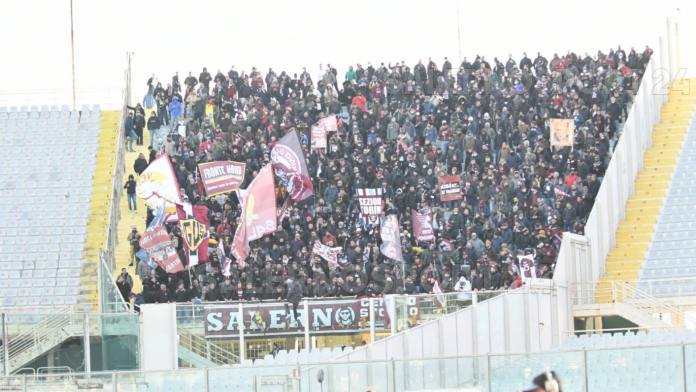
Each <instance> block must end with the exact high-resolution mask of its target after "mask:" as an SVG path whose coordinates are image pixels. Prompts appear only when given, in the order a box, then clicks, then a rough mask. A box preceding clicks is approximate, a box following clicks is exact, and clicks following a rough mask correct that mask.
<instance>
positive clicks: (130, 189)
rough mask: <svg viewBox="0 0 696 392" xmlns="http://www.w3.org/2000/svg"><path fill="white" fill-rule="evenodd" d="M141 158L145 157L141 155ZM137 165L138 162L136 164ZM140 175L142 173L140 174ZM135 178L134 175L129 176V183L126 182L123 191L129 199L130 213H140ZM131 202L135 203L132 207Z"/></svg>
mask: <svg viewBox="0 0 696 392" xmlns="http://www.w3.org/2000/svg"><path fill="white" fill-rule="evenodd" d="M140 156H143V154H140ZM136 163H137V162H136ZM138 174H140V173H138ZM135 185H136V182H135V178H134V177H133V175H132V174H131V175H129V176H128V181H126V184H125V185H124V186H123V189H125V190H126V196H127V197H128V211H134V212H135V213H137V212H138V204H137V202H136V198H135ZM131 200H132V201H133V206H132V207H131Z"/></svg>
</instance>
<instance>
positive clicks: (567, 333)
mask: <svg viewBox="0 0 696 392" xmlns="http://www.w3.org/2000/svg"><path fill="white" fill-rule="evenodd" d="M655 329H666V330H672V329H681V328H678V327H675V326H674V325H668V326H666V327H650V329H648V328H645V327H625V328H602V329H576V330H573V331H563V332H562V333H563V335H565V336H570V335H575V334H577V333H579V334H583V335H589V334H590V333H592V334H604V333H607V332H623V331H634V330H635V331H640V330H645V331H647V332H649V331H651V330H655Z"/></svg>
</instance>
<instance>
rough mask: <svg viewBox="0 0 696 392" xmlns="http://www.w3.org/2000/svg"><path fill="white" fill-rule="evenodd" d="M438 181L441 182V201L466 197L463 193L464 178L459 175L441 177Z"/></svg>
mask: <svg viewBox="0 0 696 392" xmlns="http://www.w3.org/2000/svg"><path fill="white" fill-rule="evenodd" d="M437 181H438V183H439V184H440V200H441V201H452V200H461V199H463V198H464V195H462V179H461V178H459V176H445V177H440V178H439V179H438V180H437Z"/></svg>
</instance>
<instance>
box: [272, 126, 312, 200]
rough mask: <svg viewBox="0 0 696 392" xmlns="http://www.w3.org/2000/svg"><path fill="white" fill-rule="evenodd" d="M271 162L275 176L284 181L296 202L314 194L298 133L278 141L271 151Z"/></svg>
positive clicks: (292, 133) (290, 134)
mask: <svg viewBox="0 0 696 392" xmlns="http://www.w3.org/2000/svg"><path fill="white" fill-rule="evenodd" d="M271 162H272V163H273V169H274V170H275V175H276V176H278V177H279V178H280V179H281V181H283V185H284V186H285V188H286V189H287V190H288V194H289V195H290V197H292V199H293V200H294V201H295V202H298V201H301V200H304V199H306V198H308V197H310V196H312V195H313V194H314V187H313V186H312V181H311V180H310V176H309V171H308V170H307V163H306V162H305V159H304V155H303V153H302V146H301V145H300V139H299V138H298V137H297V133H295V132H290V133H288V134H287V135H285V136H283V137H282V138H281V139H280V140H279V141H278V143H277V144H276V145H275V147H273V150H271Z"/></svg>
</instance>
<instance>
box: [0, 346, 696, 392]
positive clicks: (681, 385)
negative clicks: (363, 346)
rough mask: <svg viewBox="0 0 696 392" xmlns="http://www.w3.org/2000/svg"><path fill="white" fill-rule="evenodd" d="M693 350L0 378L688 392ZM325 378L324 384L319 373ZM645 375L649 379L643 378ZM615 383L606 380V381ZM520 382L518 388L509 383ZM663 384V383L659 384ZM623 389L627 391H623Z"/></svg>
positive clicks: (190, 386)
mask: <svg viewBox="0 0 696 392" xmlns="http://www.w3.org/2000/svg"><path fill="white" fill-rule="evenodd" d="M658 356H659V358H660V359H663V360H664V359H667V358H669V365H670V366H671V367H672V369H671V371H670V373H669V374H667V373H666V372H664V371H657V372H656V371H654V370H653V371H652V372H650V370H649V369H650V368H651V367H653V366H655V365H654V360H653V358H655V357H658ZM695 360H696V345H694V344H669V345H664V344H663V345H652V344H648V345H645V346H641V347H620V348H617V347H601V348H600V347H591V348H584V349H582V350H578V349H571V350H557V351H553V352H545V353H528V352H521V353H512V354H487V355H474V356H445V357H438V358H412V359H391V360H362V361H356V362H351V363H345V362H334V361H327V362H323V363H308V364H301V365H266V366H251V365H238V366H235V367H208V368H186V369H178V370H168V371H147V372H140V371H112V372H92V373H65V374H23V375H17V376H11V377H3V378H0V389H2V390H17V391H34V390H56V391H57V390H78V389H99V390H104V391H116V390H118V391H135V390H137V391H163V390H196V391H219V390H231V391H241V390H250V391H251V390H257V386H258V385H261V384H263V383H265V381H270V382H268V384H275V385H276V386H278V387H279V388H280V387H281V386H283V387H284V389H283V390H286V391H287V390H293V391H298V390H302V391H306V392H314V391H317V392H320V391H322V390H324V391H327V390H328V391H332V390H333V391H365V390H366V389H367V388H372V389H373V390H375V391H380V392H382V391H383V392H402V391H403V392H406V391H414V390H431V389H456V388H464V389H466V388H472V390H485V391H487V392H508V391H512V390H521V389H523V388H524V387H525V386H527V385H529V384H531V380H532V379H533V378H534V377H535V376H536V375H538V374H539V373H541V372H542V371H543V370H544V368H550V369H551V370H553V371H555V372H557V373H558V374H559V375H560V377H561V379H562V380H563V390H565V391H570V392H581V391H592V390H594V388H593V386H594V385H597V386H600V385H601V386H603V387H606V386H607V383H608V382H613V383H614V384H618V386H617V387H614V388H613V389H612V390H635V389H638V388H635V387H633V388H632V387H630V385H631V382H632V381H631V379H632V378H635V377H637V376H641V377H647V378H646V384H645V385H644V387H645V388H644V389H646V390H673V391H680V392H686V391H690V390H691V388H692V387H693V386H694V385H696V384H694V382H696V381H695V378H694V375H693V374H692V372H691V371H689V370H688V369H693V368H694V366H696V363H695ZM320 370H321V372H322V373H323V374H324V375H325V377H324V378H322V380H323V384H322V385H320V383H319V382H318V380H317V373H318V372H319V371H320ZM646 371H647V372H648V373H649V374H648V375H645V374H642V373H645V372H646ZM608 375H611V379H610V380H607V376H608ZM511 384H515V385H511ZM657 384H659V385H657ZM621 385H624V387H623V388H622V387H621Z"/></svg>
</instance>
